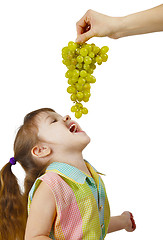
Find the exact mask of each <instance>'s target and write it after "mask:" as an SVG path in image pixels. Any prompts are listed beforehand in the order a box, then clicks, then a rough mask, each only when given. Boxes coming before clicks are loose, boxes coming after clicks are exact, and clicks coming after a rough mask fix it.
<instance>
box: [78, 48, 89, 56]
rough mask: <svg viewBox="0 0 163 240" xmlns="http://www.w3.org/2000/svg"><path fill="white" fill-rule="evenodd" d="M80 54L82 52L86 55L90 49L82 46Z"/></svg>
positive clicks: (82, 54)
mask: <svg viewBox="0 0 163 240" xmlns="http://www.w3.org/2000/svg"><path fill="white" fill-rule="evenodd" d="M80 54H81V56H83V57H85V56H87V54H88V50H87V49H86V48H81V49H80Z"/></svg>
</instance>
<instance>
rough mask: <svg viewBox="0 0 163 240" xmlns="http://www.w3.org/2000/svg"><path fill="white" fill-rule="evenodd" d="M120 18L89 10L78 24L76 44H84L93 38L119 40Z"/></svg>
mask: <svg viewBox="0 0 163 240" xmlns="http://www.w3.org/2000/svg"><path fill="white" fill-rule="evenodd" d="M120 19H121V18H120V17H119V18H118V17H110V16H107V15H104V14H101V13H98V12H95V11H93V10H88V11H87V12H86V13H85V15H84V16H83V17H82V18H81V19H80V20H79V21H78V22H77V23H76V30H77V39H76V42H78V43H83V42H86V41H87V40H88V39H90V38H92V37H106V36H108V37H110V38H114V39H115V38H117V37H116V32H117V31H118V28H119V24H120Z"/></svg>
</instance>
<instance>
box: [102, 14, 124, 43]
mask: <svg viewBox="0 0 163 240" xmlns="http://www.w3.org/2000/svg"><path fill="white" fill-rule="evenodd" d="M125 24H126V19H125V17H108V24H107V30H108V33H107V37H110V38H113V39H118V38H121V37H123V36H124V33H125V27H126V25H125Z"/></svg>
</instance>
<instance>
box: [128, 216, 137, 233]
mask: <svg viewBox="0 0 163 240" xmlns="http://www.w3.org/2000/svg"><path fill="white" fill-rule="evenodd" d="M129 213H130V220H131V222H132V229H133V231H134V230H135V229H136V224H135V220H134V217H133V215H132V213H131V212H129Z"/></svg>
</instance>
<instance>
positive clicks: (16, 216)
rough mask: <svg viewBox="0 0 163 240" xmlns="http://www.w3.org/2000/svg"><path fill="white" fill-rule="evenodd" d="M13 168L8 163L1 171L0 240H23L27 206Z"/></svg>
mask: <svg viewBox="0 0 163 240" xmlns="http://www.w3.org/2000/svg"><path fill="white" fill-rule="evenodd" d="M11 166H12V165H11V163H10V162H8V163H7V164H6V165H5V166H4V167H3V168H2V170H1V171H0V240H23V239H24V234H25V233H24V230H25V226H26V218H25V216H24V215H25V211H24V209H25V206H24V203H23V197H22V194H21V190H20V186H19V184H18V180H17V178H16V176H15V175H14V174H13V173H12V171H11Z"/></svg>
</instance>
